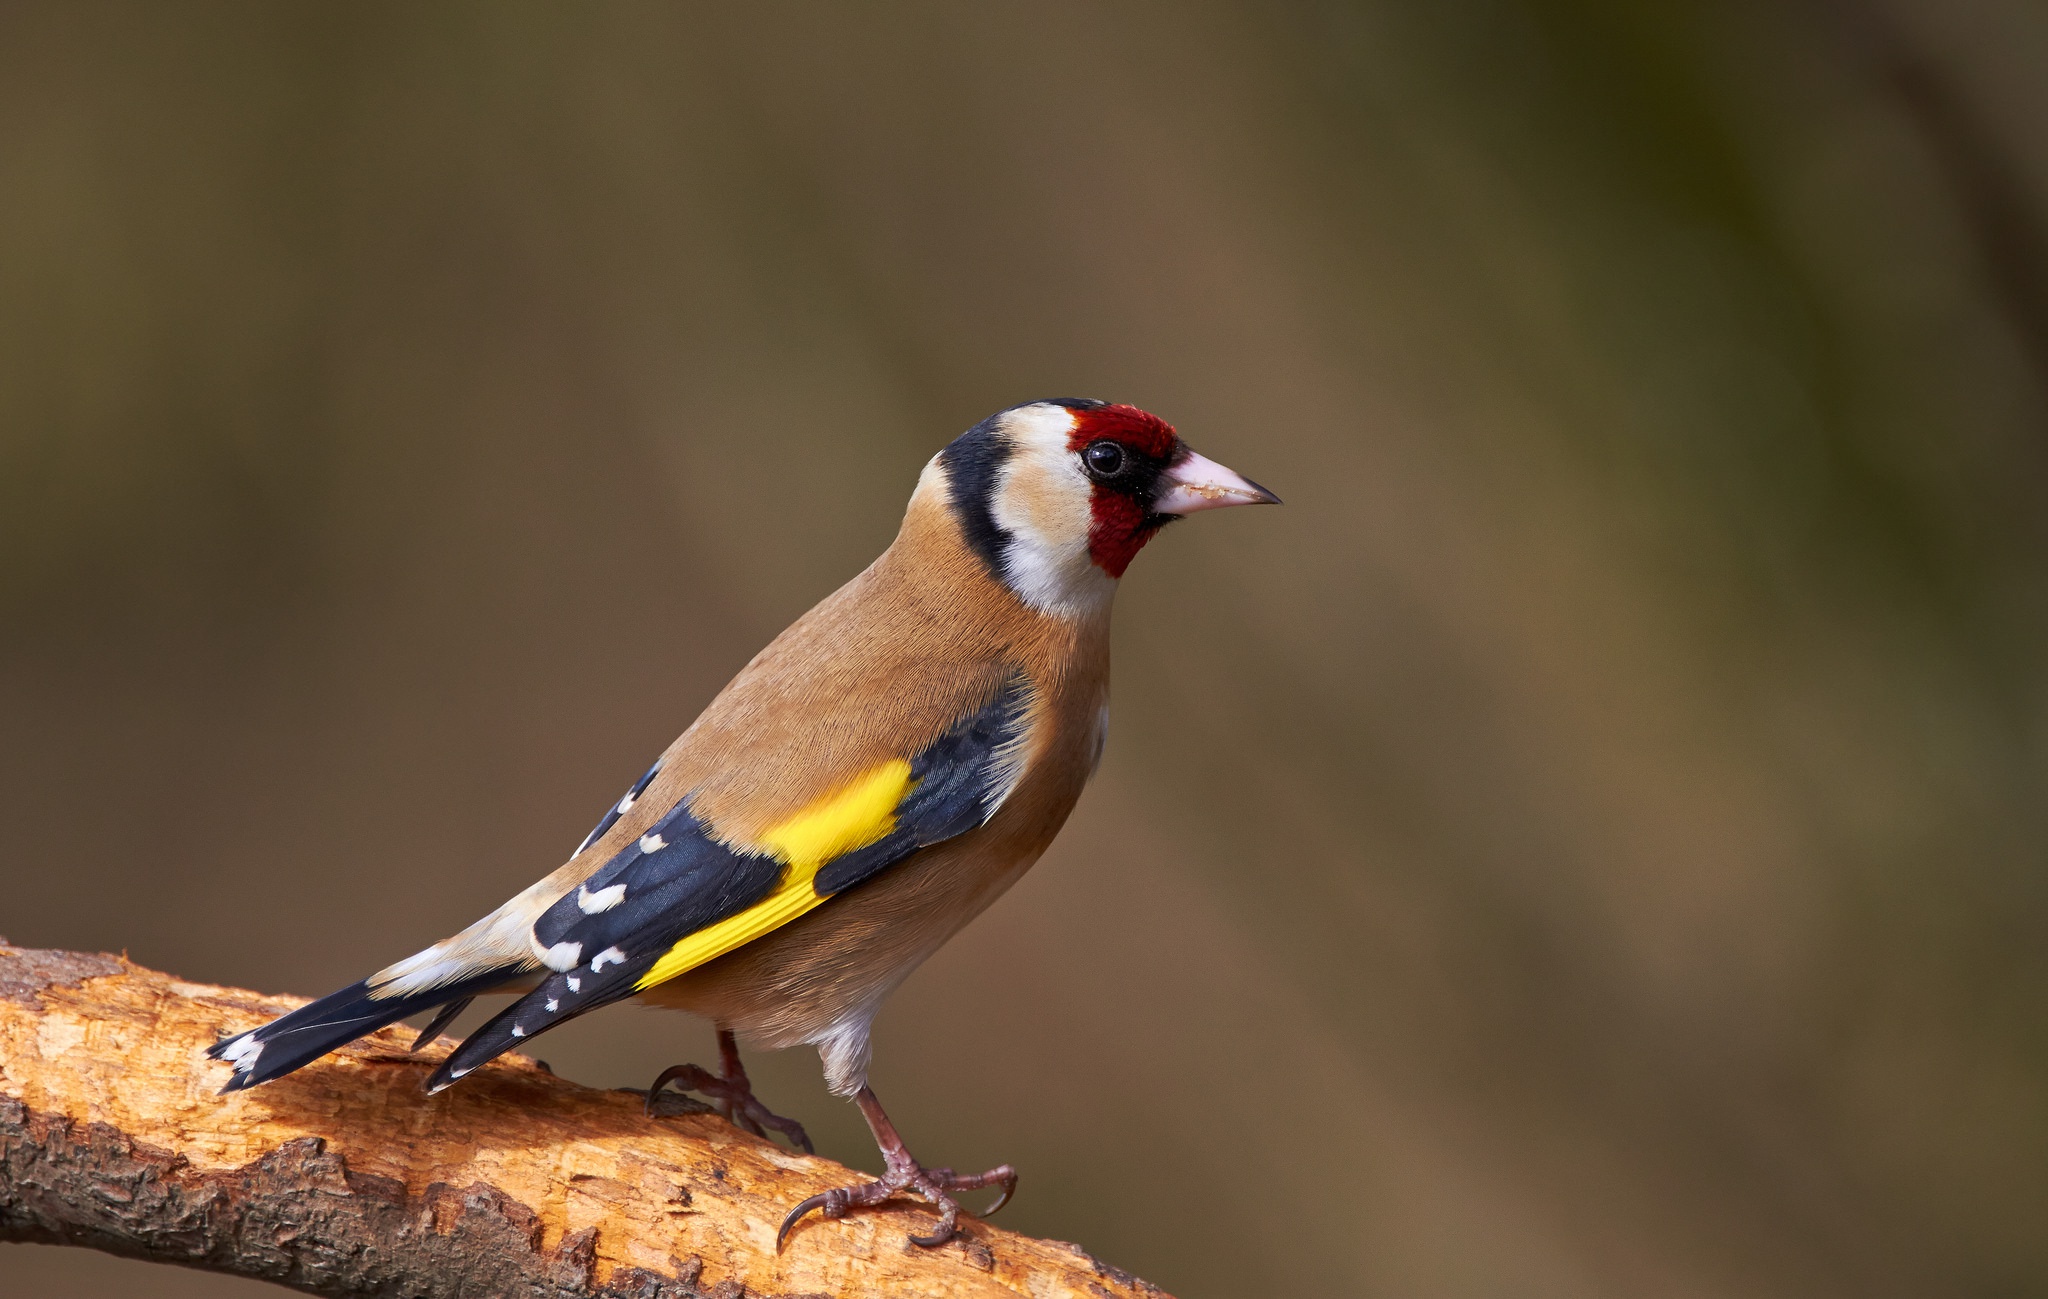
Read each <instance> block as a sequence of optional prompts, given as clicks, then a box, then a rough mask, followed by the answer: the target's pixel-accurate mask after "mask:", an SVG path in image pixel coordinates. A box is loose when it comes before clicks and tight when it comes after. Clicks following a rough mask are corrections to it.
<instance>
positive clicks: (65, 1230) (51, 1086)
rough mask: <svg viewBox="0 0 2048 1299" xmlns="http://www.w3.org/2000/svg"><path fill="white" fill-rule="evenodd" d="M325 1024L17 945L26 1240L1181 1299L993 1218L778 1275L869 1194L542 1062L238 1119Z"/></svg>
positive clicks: (854, 1232) (382, 1276)
mask: <svg viewBox="0 0 2048 1299" xmlns="http://www.w3.org/2000/svg"><path fill="white" fill-rule="evenodd" d="M297 1004H299V1002H298V1000H297V999H293V998H284V997H264V996H260V995H258V994H255V993H250V992H243V991H240V990H238V989H233V988H218V987H211V986H205V985H198V984H188V983H183V982H180V981H178V980H175V979H172V978H170V977H169V976H167V975H163V974H159V973H157V972H155V971H152V970H146V969H143V968H142V967H140V966H136V965H133V964H130V963H129V962H127V961H125V960H121V959H117V958H114V957H109V956H99V955H89V954H84V953H76V952H41V951H29V950H24V949H20V948H13V947H7V946H4V945H0V1240H15V1241H38V1242H44V1243H50V1244H60V1245H83V1246H87V1247H89V1248H93V1249H101V1250H105V1251H107V1252H109V1253H114V1254H123V1255H127V1256H129V1257H132V1258H144V1259H151V1260H155V1261H158V1262H165V1263H178V1264H183V1265H185V1266H188V1267H197V1268H205V1269H208V1270H212V1271H218V1272H228V1273H233V1274H236V1275H240V1276H249V1277H258V1278H261V1279H263V1280H267V1281H275V1282H278V1283H279V1284H282V1285H287V1286H292V1287H294V1288H297V1289H300V1290H305V1291H309V1292H311V1293H314V1294H325V1295H389V1296H404V1297H405V1299H456V1297H458V1296H461V1297H464V1299H476V1297H479V1296H518V1297H520V1299H588V1297H593V1296H602V1297H603V1299H693V1297H696V1296H705V1297H711V1296H715V1297H716V1299H739V1297H740V1296H741V1295H754V1296H767V1295H779V1296H790V1297H792V1299H793V1297H795V1296H801V1295H831V1296H840V1295H869V1294H887V1295H891V1296H906V1297H908V1299H916V1297H917V1296H939V1295H945V1296H969V1297H980V1296H988V1297H990V1299H993V1297H995V1296H1016V1295H1031V1296H1076V1297H1082V1296H1085V1297H1086V1299H1126V1297H1129V1299H1137V1297H1139V1296H1144V1297H1146V1299H1160V1297H1161V1296H1162V1292H1161V1291H1159V1290H1157V1289H1156V1288H1154V1287H1152V1286H1150V1285H1147V1284H1146V1283H1145V1282H1143V1281H1140V1280H1138V1279H1136V1278H1135V1277H1132V1276H1130V1275H1129V1274H1127V1273H1125V1272H1123V1271H1121V1270H1120V1269H1117V1268H1113V1267H1109V1266H1107V1265H1105V1264H1101V1263H1098V1262H1096V1261H1095V1260H1094V1259H1093V1258H1091V1257H1089V1256H1088V1255H1087V1254H1086V1253H1084V1252H1083V1251H1082V1250H1080V1249H1079V1248H1077V1247H1075V1246H1072V1245H1065V1244H1061V1243H1059V1242H1055V1241H1041V1240H1034V1239H1031V1238H1029V1237H1025V1236H1019V1235H1016V1234H1014V1233H1011V1232H1005V1231H1001V1230H999V1229H997V1228H994V1227H991V1226H988V1225H987V1224H984V1223H979V1222H968V1223H966V1224H964V1229H965V1230H964V1234H963V1237H962V1238H961V1239H959V1240H956V1241H954V1242H952V1243H949V1244H947V1245H945V1246H943V1247H941V1248H940V1249H937V1250H921V1249H917V1248H915V1247H914V1246H911V1245H909V1244H908V1243H907V1242H906V1241H905V1239H904V1238H905V1235H906V1233H907V1232H909V1231H911V1230H920V1229H922V1228H923V1227H925V1226H926V1225H928V1221H927V1220H928V1218H929V1213H928V1212H927V1211H926V1210H925V1208H924V1207H923V1206H922V1205H917V1204H906V1205H905V1206H904V1207H903V1208H901V1209H885V1210H883V1211H881V1212H878V1213H873V1214H863V1215H859V1216H856V1217H853V1218H849V1219H845V1220H842V1221H839V1222H828V1221H822V1220H814V1221H812V1222H809V1223H807V1224H805V1225H804V1226H803V1227H800V1228H799V1229H798V1231H797V1232H796V1234H795V1235H793V1236H792V1237H791V1239H790V1242H789V1245H788V1247H787V1249H786V1250H785V1251H784V1252H782V1253H781V1254H777V1253H776V1252H775V1248H774V1244H775V1227H776V1224H777V1223H778V1222H779V1221H780V1218H781V1214H782V1213H783V1212H784V1211H786V1210H787V1208H788V1206H790V1205H793V1204H795V1203H796V1202H797V1201H798V1200H800V1199H802V1198H803V1197H804V1196H806V1195H809V1194H811V1193H812V1192H814V1191H818V1190H823V1189H825V1188H826V1187H829V1186H833V1185H838V1184H841V1183H844V1182H845V1181H847V1180H849V1179H851V1178H852V1177H854V1176H857V1174H854V1173H852V1172H850V1171H849V1170H847V1169H845V1168H843V1167H841V1166H840V1165H838V1164H835V1163H832V1162H831V1161H829V1160H825V1159H818V1158H813V1157H809V1156H804V1155H797V1154H792V1153H789V1152H787V1151H785V1150H782V1149H781V1148H779V1147H776V1146H773V1145H771V1144H769V1143H767V1142H764V1141H761V1140H760V1139H758V1138H755V1137H752V1136H749V1135H747V1134H746V1133H743V1132H740V1131H738V1130H737V1129H735V1128H733V1127H732V1126H731V1125H730V1124H728V1123H726V1122H725V1120H723V1119H721V1118H719V1117H718V1116H716V1115H714V1114H711V1113H708V1112H706V1111H705V1110H704V1109H703V1107H701V1106H678V1107H673V1108H674V1109H677V1110H680V1111H681V1112H679V1113H670V1114H665V1115H664V1116H663V1117H661V1118H654V1119H650V1118H647V1117H645V1116H644V1115H643V1114H642V1112H641V1104H642V1101H641V1097H640V1095H639V1094H638V1093H630V1092H628V1093H620V1092H600V1091H594V1090H592V1089H589V1088H586V1087H580V1086H578V1085H576V1084H574V1083H571V1082H567V1081H565V1080H563V1079H559V1078H556V1077H554V1076H553V1075H551V1074H549V1073H547V1072H546V1071H545V1070H544V1069H543V1068H541V1067H540V1066H539V1065H537V1064H535V1063H534V1062H533V1061H531V1060H528V1059H525V1058H523V1057H518V1056H508V1057H505V1058H504V1059H503V1060H501V1061H500V1062H499V1063H497V1064H494V1065H492V1066H491V1067H490V1068H488V1069H487V1070H485V1071H482V1072H479V1073H478V1074H477V1075H475V1076H474V1077H473V1078H470V1079H468V1080H466V1081H465V1082H464V1083H463V1085H462V1086H461V1087H457V1088H454V1089H451V1090H450V1091H447V1092H444V1093H442V1094H441V1095H439V1096H433V1097H429V1096H427V1095H425V1094H424V1093H422V1092H421V1091H420V1089H419V1082H420V1079H421V1078H422V1077H424V1076H425V1074H426V1073H427V1071H428V1070H430V1069H431V1068H432V1067H433V1065H434V1064H435V1063H436V1062H437V1060H438V1052H428V1053H425V1054H423V1055H422V1056H413V1055H410V1054H408V1053H407V1052H406V1050H405V1046H406V1041H407V1038H406V1035H405V1034H404V1033H403V1031H401V1030H387V1031H385V1032H382V1033H377V1034H373V1035H371V1036H370V1037H368V1038H365V1039H364V1040H363V1041H361V1042H358V1043H356V1044H355V1045H354V1046H352V1047H350V1048H347V1049H346V1050H344V1051H342V1052H340V1053H338V1054H337V1055H335V1056H330V1057H328V1058H327V1059H325V1060H322V1061H320V1062H317V1063H315V1064H313V1065H309V1066H307V1067H306V1068H305V1069H302V1070H300V1071H299V1072H298V1073H296V1074H293V1075H291V1076H290V1077H287V1078H284V1079H280V1080H279V1081H277V1082H275V1083H271V1084H269V1085H267V1086H264V1087H260V1088H256V1089H254V1090H252V1091H248V1092H239V1093H236V1094H235V1095H233V1096H227V1097H222V1096H217V1095H215V1094H214V1093H215V1091H216V1090H217V1088H218V1087H219V1085H220V1083H221V1081H222V1080H223V1073H224V1067H223V1066H221V1065H219V1064H218V1063H216V1062H214V1061H211V1060H209V1059H207V1058H206V1055H205V1050H206V1047H207V1046H208V1045H210V1044H211V1043H212V1042H213V1041H214V1040H215V1039H216V1038H217V1037H219V1036H220V1035H222V1034H224V1033H232V1032H238V1031H240V1030H242V1029H244V1028H248V1027H252V1026H253V1025H255V1024H257V1023H260V1022H262V1021H263V1020H265V1019H267V1018H269V1017H271V1016H273V1015H276V1014H279V1013H281V1012H283V1011H285V1010H288V1009H290V1008H292V1007H293V1006H295V1005H297Z"/></svg>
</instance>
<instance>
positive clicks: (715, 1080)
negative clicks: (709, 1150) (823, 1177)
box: [647, 1028, 813, 1155]
mask: <svg viewBox="0 0 2048 1299" xmlns="http://www.w3.org/2000/svg"><path fill="white" fill-rule="evenodd" d="M718 1067H719V1069H720V1070H721V1072H719V1073H715V1074H714V1073H712V1072H711V1071H710V1070H708V1069H704V1068H701V1067H700V1066H698V1065H694V1064H675V1065H670V1066H669V1067H668V1068H666V1069H664V1070H662V1071H661V1077H659V1078H656V1079H655V1080H654V1085H653V1086H652V1087H649V1088H648V1089H647V1112H648V1113H649V1114H650V1115H651V1114H653V1113H654V1098H655V1097H656V1096H658V1095H660V1094H661V1089H662V1088H664V1087H667V1086H668V1085H669V1084H671V1083H673V1084H675V1087H676V1090H678V1091H686V1092H701V1093H703V1094H704V1095H706V1096H708V1097H710V1098H711V1103H712V1104H713V1105H715V1106H717V1107H718V1112H719V1113H720V1114H723V1115H724V1116H725V1117H726V1118H727V1119H728V1120H730V1121H731V1123H732V1125H733V1126H734V1127H738V1128H744V1129H746V1130H747V1131H748V1132H751V1133H753V1134H754V1135H755V1136H757V1137H765V1136H767V1135H768V1134H767V1133H766V1132H765V1131H763V1130H762V1129H763V1125H766V1126H767V1127H770V1128H774V1129H775V1130H776V1131H777V1132H780V1133H781V1134H782V1135H783V1136H785V1137H788V1138H789V1143H790V1144H791V1145H793V1146H795V1147H797V1148H798V1149H800V1150H802V1151H803V1152H804V1153H805V1154H807V1155H808V1154H811V1153H813V1151H812V1148H811V1137H810V1134H809V1133H807V1132H805V1131H804V1125H803V1124H801V1123H799V1122H797V1121H796V1120H795V1119H786V1118H783V1117H782V1116H781V1115H780V1114H777V1113H775V1112H774V1111H773V1110H770V1109H769V1108H768V1107H767V1106H766V1105H763V1104H762V1103H761V1102H760V1101H758V1100H756V1099H755V1098H754V1085H753V1084H752V1083H751V1082H749V1081H748V1080H747V1067H746V1066H745V1065H743V1064H741V1063H740V1043H739V1039H738V1038H736V1037H734V1036H733V1034H732V1030H731V1029H729V1028H721V1029H719V1030H718Z"/></svg>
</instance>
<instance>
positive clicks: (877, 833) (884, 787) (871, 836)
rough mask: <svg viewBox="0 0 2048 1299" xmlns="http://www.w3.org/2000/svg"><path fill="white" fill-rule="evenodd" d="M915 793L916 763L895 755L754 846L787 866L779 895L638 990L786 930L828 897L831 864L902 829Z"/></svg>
mask: <svg viewBox="0 0 2048 1299" xmlns="http://www.w3.org/2000/svg"><path fill="white" fill-rule="evenodd" d="M910 790H911V780H910V764H909V763H908V762H905V761H904V760H903V759H901V758H892V759H890V760H889V761H887V762H885V763H883V764H882V765H881V766H879V767H876V768H875V769H874V770H872V771H870V772H868V773H867V774H866V775H864V776H861V777H860V778H859V779H857V780H855V781H854V782H853V783H852V784H850V785H847V786H846V787H845V788H844V789H841V790H839V791H837V792H836V793H832V794H827V795H826V796H825V797H823V798H821V799H819V800H818V801H817V802H815V803H812V804H811V805H810V806H809V807H806V808H805V809H804V810H803V811H801V812H798V813H797V814H796V815H795V816H792V817H790V818H789V819H788V820H786V821H781V822H778V823H777V824H775V825H773V826H770V827H769V828H768V831H767V833H765V834H763V835H762V836H761V838H760V840H759V842H758V843H755V844H751V845H748V846H749V847H750V848H752V849H753V850H754V851H757V852H765V853H769V854H772V855H773V856H775V857H778V858H780V859H781V860H782V861H783V862H785V863H786V867H785V869H784V870H783V872H782V882H781V883H779V884H777V885H776V886H775V891H774V892H773V893H770V894H769V895H768V896H767V897H765V898H763V899H761V900H760V901H759V902H756V903H755V904H754V905H753V906H751V907H748V908H747V909H746V910H745V911H742V912H740V913H739V914H738V915H735V916H727V917H726V918H725V919H723V920H721V921H719V922H718V923H716V924H713V925H706V926H705V927H704V928H702V929H700V930H698V931H697V932H696V933H694V934H689V935H687V936H685V937H684V938H683V939H682V940H681V941H679V942H678V943H677V944H676V945H675V946H674V947H671V948H669V949H668V951H666V952H664V953H663V954H662V957H661V959H660V960H658V961H656V962H655V963H654V965H653V968H651V969H649V970H648V971H647V973H645V974H643V975H641V976H640V978H639V980H638V981H637V982H636V983H635V984H634V985H633V986H634V987H635V988H651V987H653V986H654V985H655V984H657V983H663V982H666V981H667V980H669V979H673V978H675V977H676V976H677V975H679V974H682V973H684V972H686V971H689V970H693V969H695V968H697V967H698V966H700V965H702V964H704V962H706V961H709V960H711V959H712V958H714V957H719V956H723V955H725V954H726V953H727V952H729V951H731V950H732V949H734V948H735V947H739V946H742V945H743V944H746V943H750V942H752V941H753V940H755V939H756V938H759V937H760V936H761V935H763V934H765V933H767V932H768V931H769V930H771V929H775V928H778V927H779V926H782V925H786V924H788V923H789V922H790V921H792V920H794V919H796V918H797V917H798V916H800V915H802V914H803V913H804V912H806V911H809V910H810V909H811V908H812V907H815V906H817V905H818V904H819V903H820V902H823V901H824V900H825V899H823V898H821V897H819V896H818V890H817V889H815V888H813V887H812V881H813V880H815V879H816V878H817V875H818V871H819V869H820V868H821V867H823V866H824V865H825V863H826V862H829V861H831V860H832V859H833V858H835V857H838V856H840V855H841V854H844V853H849V852H852V851H853V850H854V849H856V848H865V847H867V846H868V845H869V844H871V843H873V842H875V841H876V840H878V839H880V838H882V837H883V836H884V835H886V834H888V833H889V832H890V831H891V830H894V829H895V828H896V809H897V807H898V806H900V805H901V804H902V802H903V798H904V795H906V794H908V793H909V792H910Z"/></svg>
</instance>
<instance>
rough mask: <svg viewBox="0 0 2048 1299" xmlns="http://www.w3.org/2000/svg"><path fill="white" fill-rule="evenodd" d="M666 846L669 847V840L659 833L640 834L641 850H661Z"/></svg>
mask: <svg viewBox="0 0 2048 1299" xmlns="http://www.w3.org/2000/svg"><path fill="white" fill-rule="evenodd" d="M666 847H668V840H666V839H664V838H662V837H661V836H660V835H658V834H643V835H641V836H640V851H641V852H660V851H661V850H662V849H664V848H666Z"/></svg>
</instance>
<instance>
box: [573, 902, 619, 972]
mask: <svg viewBox="0 0 2048 1299" xmlns="http://www.w3.org/2000/svg"><path fill="white" fill-rule="evenodd" d="M625 900H626V886H625V885H623V884H610V885H607V886H605V887H604V888H601V889H599V890H598V891H597V892H595V893H592V892H591V891H590V886H589V885H587V884H585V885H583V886H581V887H579V888H578V889H577V890H576V905H577V906H578V907H580V908H582V910H583V914H584V915H586V916H594V915H596V914H597V913H598V912H600V911H609V910H611V909H612V908H613V907H615V906H617V905H619V903H621V902H624V901H625ZM570 964H572V965H573V964H575V962H573V961H572V962H570Z"/></svg>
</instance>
